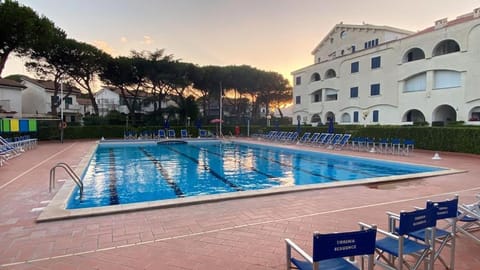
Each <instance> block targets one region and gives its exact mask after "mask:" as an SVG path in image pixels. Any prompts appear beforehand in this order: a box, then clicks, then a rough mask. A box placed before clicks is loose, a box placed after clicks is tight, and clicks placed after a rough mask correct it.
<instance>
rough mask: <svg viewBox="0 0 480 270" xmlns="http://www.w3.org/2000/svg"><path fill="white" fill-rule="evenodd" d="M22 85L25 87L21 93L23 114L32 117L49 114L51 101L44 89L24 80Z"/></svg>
mask: <svg viewBox="0 0 480 270" xmlns="http://www.w3.org/2000/svg"><path fill="white" fill-rule="evenodd" d="M22 84H23V85H25V86H26V87H27V88H25V89H24V90H23V91H22V105H23V106H22V108H23V113H25V114H29V115H34V114H47V113H48V112H50V108H51V107H50V106H51V101H50V97H49V96H48V94H47V93H46V91H45V89H44V88H42V87H40V86H39V85H37V84H34V83H31V82H29V81H26V80H23V81H22Z"/></svg>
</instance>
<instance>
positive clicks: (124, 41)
mask: <svg viewBox="0 0 480 270" xmlns="http://www.w3.org/2000/svg"><path fill="white" fill-rule="evenodd" d="M127 41H128V39H127V37H121V38H120V42H122V43H127Z"/></svg>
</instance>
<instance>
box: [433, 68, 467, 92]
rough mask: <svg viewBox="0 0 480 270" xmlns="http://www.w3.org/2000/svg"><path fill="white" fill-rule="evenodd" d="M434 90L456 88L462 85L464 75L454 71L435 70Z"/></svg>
mask: <svg viewBox="0 0 480 270" xmlns="http://www.w3.org/2000/svg"><path fill="white" fill-rule="evenodd" d="M433 77H434V85H433V89H444V88H455V87H460V86H461V85H462V83H461V81H462V73H460V72H458V71H453V70H435V73H434V75H433Z"/></svg>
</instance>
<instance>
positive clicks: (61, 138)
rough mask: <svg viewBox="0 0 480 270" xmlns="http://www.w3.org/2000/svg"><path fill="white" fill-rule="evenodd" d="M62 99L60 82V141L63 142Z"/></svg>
mask: <svg viewBox="0 0 480 270" xmlns="http://www.w3.org/2000/svg"><path fill="white" fill-rule="evenodd" d="M62 99H63V82H60V142H61V143H63V129H64V125H63V109H64V101H65V100H62Z"/></svg>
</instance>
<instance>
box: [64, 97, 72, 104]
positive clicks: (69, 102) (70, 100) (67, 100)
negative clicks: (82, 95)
mask: <svg viewBox="0 0 480 270" xmlns="http://www.w3.org/2000/svg"><path fill="white" fill-rule="evenodd" d="M64 100H65V104H70V105H72V104H73V103H72V98H71V97H67V98H64Z"/></svg>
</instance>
